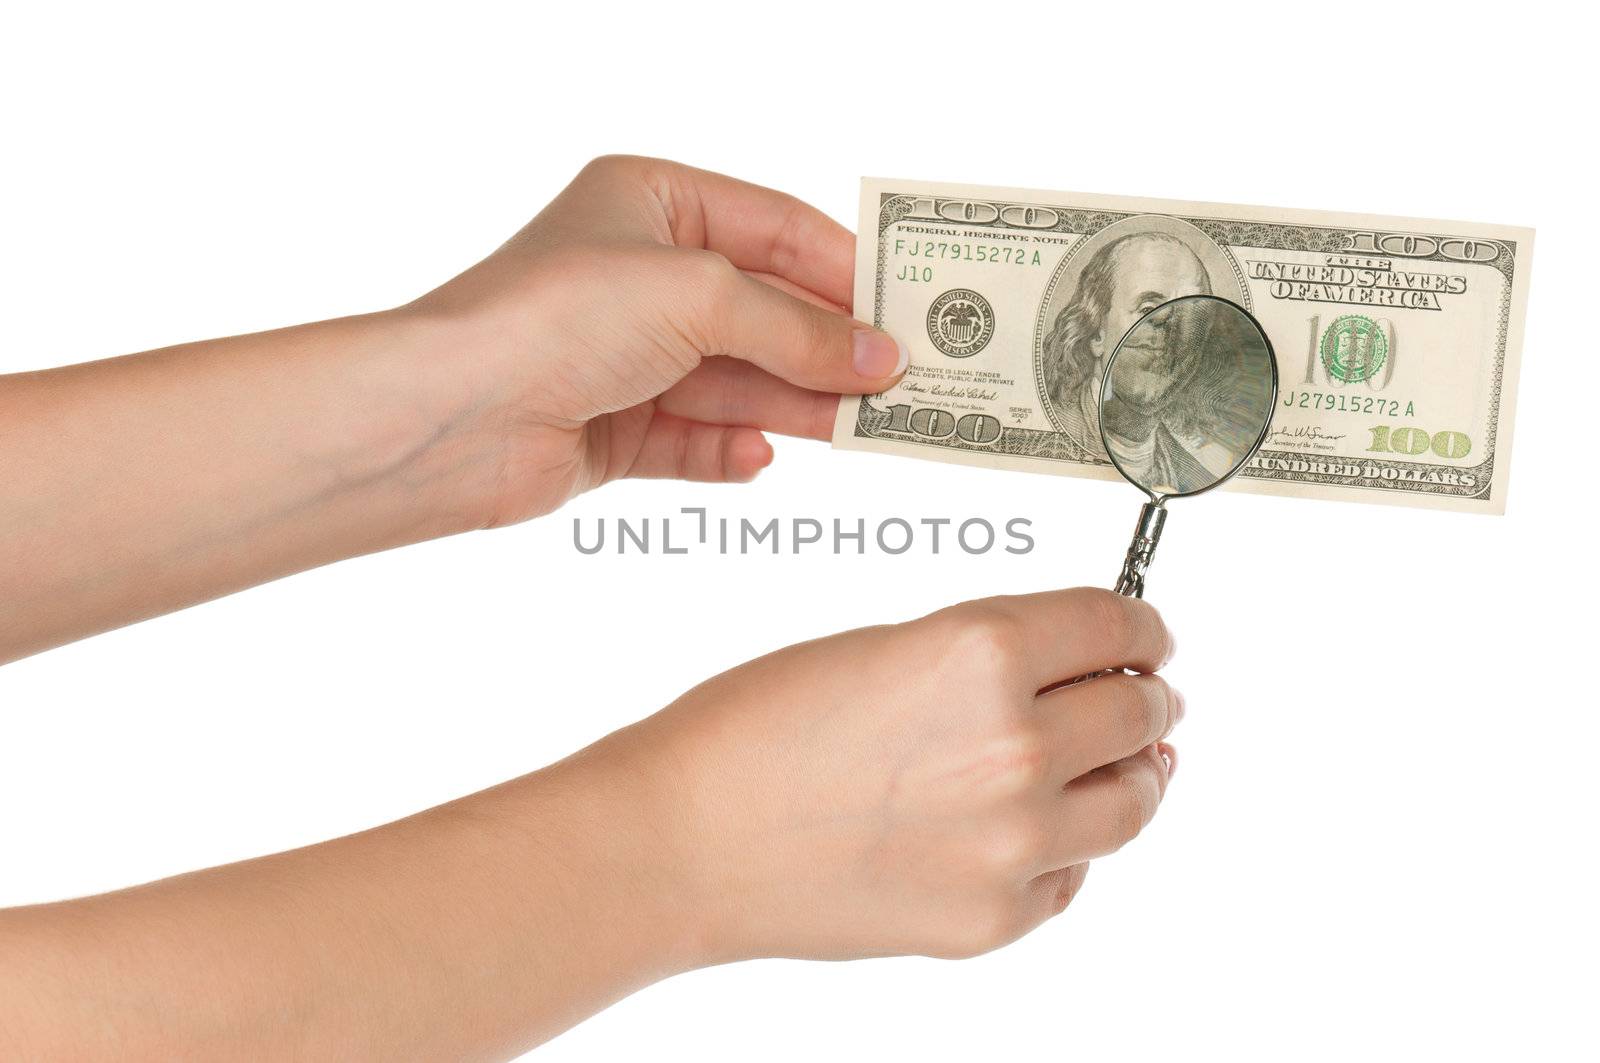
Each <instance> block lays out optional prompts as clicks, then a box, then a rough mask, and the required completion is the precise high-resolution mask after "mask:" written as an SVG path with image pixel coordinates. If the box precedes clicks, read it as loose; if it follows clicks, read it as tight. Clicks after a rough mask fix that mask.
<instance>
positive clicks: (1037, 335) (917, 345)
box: [833, 178, 1533, 513]
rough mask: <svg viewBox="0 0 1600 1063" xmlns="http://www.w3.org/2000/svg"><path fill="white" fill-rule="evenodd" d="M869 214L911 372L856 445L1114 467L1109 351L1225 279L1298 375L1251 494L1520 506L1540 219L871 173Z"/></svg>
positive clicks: (1087, 469)
mask: <svg viewBox="0 0 1600 1063" xmlns="http://www.w3.org/2000/svg"><path fill="white" fill-rule="evenodd" d="M858 232H859V238H858V240H857V244H856V291H855V299H856V302H855V312H856V316H857V317H860V318H863V319H865V320H870V321H872V322H873V324H875V325H877V326H878V327H880V328H883V329H886V330H888V331H889V332H890V333H891V334H893V335H894V336H895V337H897V338H898V339H900V340H902V341H903V342H905V343H906V344H907V346H908V347H910V349H911V366H910V369H909V370H908V371H907V372H906V375H905V378H904V379H903V380H902V381H901V382H900V383H899V384H898V385H896V386H895V387H894V388H893V389H891V390H890V391H888V392H885V393H883V394H880V395H870V396H866V397H864V398H861V397H856V396H847V397H845V398H844V399H842V400H841V401H840V404H839V413H838V418H837V420H836V421H835V424H834V430H833V443H834V446H836V447H842V448H847V449H855V450H876V451H883V452H888V453H893V454H903V455H907V456H911V457H921V458H934V459H937V460H942V461H955V462H962V463H965V464H972V465H985V466H990V467H994V468H1006V469H1023V470H1027V471H1033V472H1052V473H1066V474H1068V475H1073V476H1090V477H1098V478H1101V479H1114V478H1116V472H1115V471H1114V469H1113V468H1112V466H1111V464H1110V462H1109V460H1108V459H1107V457H1106V455H1105V452H1104V450H1103V449H1102V447H1101V444H1100V435H1099V426H1098V415H1097V411H1098V402H1099V388H1100V381H1101V377H1102V375H1103V370H1104V367H1105V360H1106V358H1107V357H1109V355H1110V354H1111V352H1112V350H1113V349H1115V347H1116V344H1117V341H1118V340H1120V339H1121V338H1122V336H1123V335H1124V334H1125V333H1126V332H1127V330H1128V328H1129V327H1130V326H1131V325H1132V324H1133V323H1134V322H1135V321H1137V320H1138V319H1139V317H1140V315H1142V314H1143V313H1144V312H1145V311H1146V310H1149V309H1150V308H1152V307H1154V306H1156V305H1158V304H1160V303H1162V302H1164V301H1166V300H1168V299H1172V298H1175V297H1177V296H1180V295H1192V294H1196V293H1210V294H1213V295H1221V296H1224V297H1226V298H1228V299H1232V300H1233V301H1235V302H1237V303H1239V304H1241V305H1242V306H1244V307H1246V308H1247V309H1248V310H1250V311H1251V313H1253V314H1254V315H1255V316H1256V318H1257V319H1259V320H1260V322H1261V324H1262V326H1263V327H1264V328H1265V329H1266V331H1267V334H1268V336H1269V337H1270V338H1271V341H1272V346H1273V348H1274V350H1275V352H1276V355H1277V359H1278V366H1279V373H1280V382H1279V395H1278V401H1277V405H1276V406H1275V407H1274V410H1273V420H1272V428H1271V430H1270V432H1269V434H1268V436H1267V440H1266V442H1265V444H1264V445H1263V446H1262V449H1261V451H1260V453H1259V454H1258V455H1257V456H1256V457H1255V458H1254V459H1253V460H1252V461H1251V463H1250V465H1249V466H1247V467H1246V468H1245V469H1244V470H1243V471H1242V472H1241V473H1240V475H1239V476H1238V477H1236V478H1235V479H1234V480H1233V481H1232V483H1231V487H1232V488H1233V489H1237V490H1245V491H1257V492H1263V493H1269V494H1283V495H1298V496H1304V497H1311V498H1332V499H1347V500H1358V501H1365V502H1390V503H1399V504H1403V505H1418V506H1434V507H1439V508H1445V509H1457V510H1465V511H1469V512H1480V513H1501V512H1504V510H1505V496H1506V479H1507V473H1508V469H1509V466H1510V456H1511V427H1512V417H1513V413H1514V409H1515V398H1516V385H1517V368H1518V362H1519V360H1520V354H1521V339H1522V323H1523V313H1524V307H1525V306H1526V303H1527V294H1528V270H1529V259H1530V256H1531V254H1532V250H1533V232H1532V230H1530V229H1518V228H1511V227H1507V226H1498V225H1479V224H1472V223H1466V222H1446V221H1420V220H1417V219H1410V218H1384V217H1373V216H1366V215H1355V214H1332V213H1325V212H1321V211H1304V210H1282V209H1275V208H1266V207H1239V206H1226V205H1222V204H1216V203H1186V202H1175V201H1165V200H1152V199H1131V198H1122V197H1114V196H1099V195H1086V194H1081V193H1070V192H1030V191H1023V190H1018V189H1002V188H980V187H976V186H971V185H954V184H931V183H927V182H920V181H897V180H884V179H877V178H868V179H867V180H865V181H863V182H862V191H861V225H860V228H859V230H858ZM1200 401H1203V402H1210V403H1219V404H1220V403H1226V402H1228V401H1229V396H1228V395H1227V394H1215V395H1209V396H1204V397H1203V398H1202V399H1201V400H1200ZM1204 412H1205V411H1202V410H1197V409H1177V408H1174V409H1172V410H1170V411H1167V416H1166V418H1165V420H1164V422H1163V423H1164V425H1166V426H1167V427H1170V429H1171V430H1172V431H1173V432H1174V433H1176V434H1177V436H1178V437H1179V438H1181V434H1182V431H1183V428H1184V425H1185V424H1186V423H1189V422H1192V421H1193V420H1194V419H1195V418H1196V417H1198V416H1200V415H1202V414H1203V413H1204Z"/></svg>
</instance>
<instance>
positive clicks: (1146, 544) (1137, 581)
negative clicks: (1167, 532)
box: [1116, 502, 1167, 598]
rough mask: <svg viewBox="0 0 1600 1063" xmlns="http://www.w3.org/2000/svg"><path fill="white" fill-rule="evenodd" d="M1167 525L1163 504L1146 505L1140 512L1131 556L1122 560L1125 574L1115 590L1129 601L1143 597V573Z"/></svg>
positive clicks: (1131, 546) (1148, 503)
mask: <svg viewBox="0 0 1600 1063" xmlns="http://www.w3.org/2000/svg"><path fill="white" fill-rule="evenodd" d="M1166 523H1167V510H1166V507H1164V506H1163V505H1162V504H1161V503H1160V502H1146V503H1145V504H1144V506H1143V508H1141V509H1140V510H1139V523H1138V524H1137V525H1136V526H1135V527H1134V530H1133V542H1132V543H1130V544H1128V556H1127V557H1125V558H1123V561H1122V575H1121V576H1119V577H1117V587H1116V591H1117V593H1118V594H1122V595H1126V596H1128V597H1130V598H1143V597H1144V574H1145V571H1146V570H1147V569H1148V568H1149V567H1150V559H1151V558H1153V557H1154V556H1155V553H1156V544H1157V543H1159V542H1160V541H1161V528H1162V526H1163V525H1165V524H1166Z"/></svg>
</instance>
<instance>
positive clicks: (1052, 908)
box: [1028, 863, 1089, 926]
mask: <svg viewBox="0 0 1600 1063" xmlns="http://www.w3.org/2000/svg"><path fill="white" fill-rule="evenodd" d="M1088 877H1089V865H1088V864H1087V863H1082V864H1073V865H1072V866H1070V867H1063V868H1059V869H1057V870H1054V871H1046V872H1045V873H1044V874H1042V875H1040V876H1038V877H1037V878H1035V879H1034V880H1033V881H1031V882H1029V883H1028V894H1029V907H1030V908H1031V909H1032V910H1033V911H1034V913H1035V917H1034V922H1033V925H1034V926H1038V925H1039V924H1040V923H1042V922H1044V921H1045V920H1046V919H1049V918H1051V917H1053V916H1057V915H1060V914H1061V913H1062V912H1064V911H1066V908H1067V905H1069V904H1071V903H1072V899H1073V898H1074V897H1076V896H1077V895H1078V891H1079V890H1081V889H1083V880H1084V879H1086V878H1088Z"/></svg>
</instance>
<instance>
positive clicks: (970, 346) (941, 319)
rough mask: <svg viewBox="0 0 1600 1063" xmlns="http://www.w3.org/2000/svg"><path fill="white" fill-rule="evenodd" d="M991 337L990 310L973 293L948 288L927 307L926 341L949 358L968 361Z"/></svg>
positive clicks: (992, 326) (982, 299)
mask: <svg viewBox="0 0 1600 1063" xmlns="http://www.w3.org/2000/svg"><path fill="white" fill-rule="evenodd" d="M993 335H994V307H992V306H990V305H989V300H987V299H985V298H984V297H983V296H981V295H979V294H978V293H977V292H973V291H968V290H967V289H965V288H952V289H950V290H949V291H947V292H945V293H944V294H943V295H941V296H939V298H937V299H935V300H934V301H933V305H932V306H930V307H928V338H929V339H930V340H932V341H933V345H934V346H935V347H937V348H939V349H940V350H941V351H943V352H944V353H945V354H948V355H949V356H950V357H952V358H968V357H971V356H972V355H974V354H977V353H978V352H979V351H981V350H983V348H984V346H985V345H986V344H987V343H988V342H989V338H990V337H991V336H993Z"/></svg>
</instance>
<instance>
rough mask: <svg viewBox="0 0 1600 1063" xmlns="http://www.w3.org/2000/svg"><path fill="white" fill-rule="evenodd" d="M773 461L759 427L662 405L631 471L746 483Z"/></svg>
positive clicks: (642, 474)
mask: <svg viewBox="0 0 1600 1063" xmlns="http://www.w3.org/2000/svg"><path fill="white" fill-rule="evenodd" d="M771 463H772V445H771V444H770V443H768V442H767V441H766V439H765V438H764V437H763V436H762V435H761V433H760V432H758V431H756V430H755V429H754V428H744V427H740V426H737V425H714V424H701V423H700V422H698V421H691V420H689V419H687V418H684V417H676V416H673V415H672V414H669V413H661V412H659V411H657V413H656V415H655V417H654V418H652V419H651V421H650V427H649V428H648V429H646V430H645V435H644V443H643V444H642V445H641V446H640V448H639V455H638V457H637V458H635V459H634V462H633V464H632V465H631V466H630V467H629V469H628V475H629V476H636V477H641V478H645V479H675V480H699V481H702V482H709V483H746V482H748V481H750V480H753V479H755V476H756V474H757V473H758V472H760V471H761V470H762V469H764V468H766V467H767V466H768V465H770V464H771Z"/></svg>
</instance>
